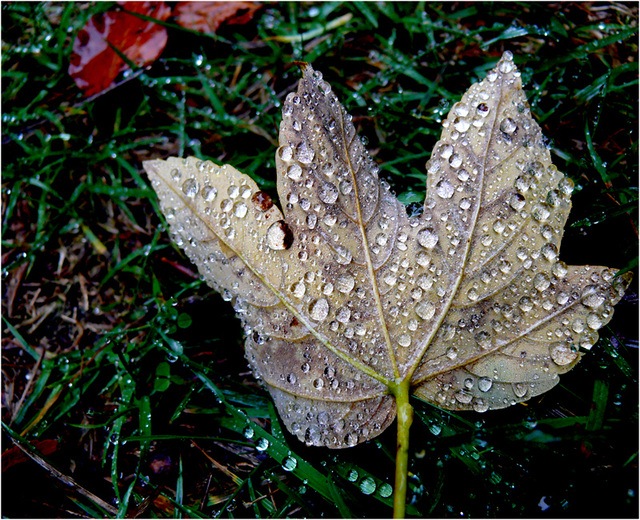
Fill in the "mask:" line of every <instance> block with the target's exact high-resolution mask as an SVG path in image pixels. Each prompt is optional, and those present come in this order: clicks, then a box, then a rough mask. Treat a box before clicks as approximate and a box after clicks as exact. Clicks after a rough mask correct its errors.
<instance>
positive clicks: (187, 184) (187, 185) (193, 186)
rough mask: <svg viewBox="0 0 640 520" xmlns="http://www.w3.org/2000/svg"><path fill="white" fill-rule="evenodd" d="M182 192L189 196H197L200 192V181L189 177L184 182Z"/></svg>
mask: <svg viewBox="0 0 640 520" xmlns="http://www.w3.org/2000/svg"><path fill="white" fill-rule="evenodd" d="M182 193H184V194H185V195H186V196H187V197H195V196H196V194H197V193H198V183H197V182H196V180H195V179H187V180H186V181H184V182H183V183H182Z"/></svg>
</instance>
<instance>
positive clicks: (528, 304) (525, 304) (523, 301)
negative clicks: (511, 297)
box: [518, 296, 533, 312]
mask: <svg viewBox="0 0 640 520" xmlns="http://www.w3.org/2000/svg"><path fill="white" fill-rule="evenodd" d="M518 306H519V307H520V309H521V310H522V312H529V311H530V310H531V309H533V302H532V301H531V298H529V297H528V296H523V297H522V298H520V301H519V302H518Z"/></svg>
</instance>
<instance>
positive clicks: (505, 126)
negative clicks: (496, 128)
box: [500, 117, 518, 135]
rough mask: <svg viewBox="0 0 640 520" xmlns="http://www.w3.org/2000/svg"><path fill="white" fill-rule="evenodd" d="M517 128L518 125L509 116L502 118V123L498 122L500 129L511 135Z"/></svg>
mask: <svg viewBox="0 0 640 520" xmlns="http://www.w3.org/2000/svg"><path fill="white" fill-rule="evenodd" d="M517 129H518V125H517V124H516V122H515V121H514V120H513V119H511V118H510V117H507V118H506V119H503V120H502V123H500V130H501V131H503V132H504V133H505V134H509V135H511V134H513V133H514V132H515V131H516V130H517Z"/></svg>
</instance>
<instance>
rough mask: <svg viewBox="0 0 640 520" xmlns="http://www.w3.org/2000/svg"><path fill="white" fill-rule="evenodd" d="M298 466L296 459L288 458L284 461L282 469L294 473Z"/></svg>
mask: <svg viewBox="0 0 640 520" xmlns="http://www.w3.org/2000/svg"><path fill="white" fill-rule="evenodd" d="M297 466H298V461H297V460H296V459H295V458H294V457H286V458H285V459H284V461H282V469H283V470H285V471H293V470H294V469H296V467H297Z"/></svg>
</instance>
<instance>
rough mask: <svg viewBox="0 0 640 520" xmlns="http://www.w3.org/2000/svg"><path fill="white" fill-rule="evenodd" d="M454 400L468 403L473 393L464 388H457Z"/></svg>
mask: <svg viewBox="0 0 640 520" xmlns="http://www.w3.org/2000/svg"><path fill="white" fill-rule="evenodd" d="M454 395H455V398H456V401H458V402H459V403H462V404H469V403H470V402H471V400H472V399H473V394H471V393H469V392H467V391H466V390H458V391H457V392H456V393H455V394H454Z"/></svg>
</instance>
